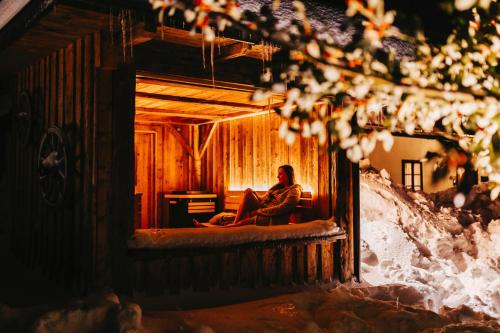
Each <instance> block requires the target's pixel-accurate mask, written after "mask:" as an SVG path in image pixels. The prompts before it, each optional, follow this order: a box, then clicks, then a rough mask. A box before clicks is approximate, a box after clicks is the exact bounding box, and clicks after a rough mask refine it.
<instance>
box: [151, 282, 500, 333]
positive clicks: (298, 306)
mask: <svg viewBox="0 0 500 333" xmlns="http://www.w3.org/2000/svg"><path fill="white" fill-rule="evenodd" d="M421 303H422V297H421V296H420V295H419V293H418V292H417V291H416V290H415V289H413V288H410V287H405V286H383V287H368V288H366V287H351V288H349V287H347V286H343V285H340V286H338V287H337V288H335V289H332V290H330V291H328V292H326V291H322V292H302V293H297V294H289V295H283V296H278V297H273V298H267V299H263V300H259V301H254V302H248V303H243V304H237V305H230V306H224V307H219V308H212V309H202V310H191V311H154V312H145V314H144V326H145V327H146V328H147V329H148V331H149V332H150V333H160V332H165V331H168V332H200V333H201V332H205V333H211V332H217V333H224V332H228V333H238V332H300V333H321V332H338V333H342V332H346V333H347V332H349V333H355V332H420V331H426V332H464V331H474V332H477V331H479V332H497V331H498V330H499V329H500V326H499V325H498V323H497V322H496V321H495V320H493V319H492V318H491V317H488V316H485V315H481V314H476V313H474V312H473V311H470V309H468V308H467V307H462V308H461V309H459V310H453V311H449V310H447V311H443V312H442V313H441V314H437V313H434V312H431V311H428V310H425V309H423V308H422V307H421V306H420V304H421Z"/></svg>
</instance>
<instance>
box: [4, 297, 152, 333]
mask: <svg viewBox="0 0 500 333" xmlns="http://www.w3.org/2000/svg"><path fill="white" fill-rule="evenodd" d="M141 322H142V310H141V308H140V307H139V306H138V305H136V304H132V303H120V300H119V299H118V297H117V296H116V295H114V294H107V295H104V296H98V297H92V298H88V299H85V300H79V301H76V302H74V303H72V304H62V305H59V306H56V305H50V306H48V305H47V306H40V307H36V308H21V309H19V308H18V309H14V308H10V307H8V306H5V305H1V304H0V332H34V333H70V332H78V333H86V332H89V333H90V332H102V333H105V332H120V333H132V332H144V330H143V328H142V324H141Z"/></svg>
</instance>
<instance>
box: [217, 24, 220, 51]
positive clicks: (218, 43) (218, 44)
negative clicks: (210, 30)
mask: <svg viewBox="0 0 500 333" xmlns="http://www.w3.org/2000/svg"><path fill="white" fill-rule="evenodd" d="M217 47H218V48H219V55H220V31H219V30H217Z"/></svg>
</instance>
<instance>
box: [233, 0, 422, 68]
mask: <svg viewBox="0 0 500 333" xmlns="http://www.w3.org/2000/svg"><path fill="white" fill-rule="evenodd" d="M303 2H304V4H305V7H306V11H307V16H308V18H309V20H310V22H311V25H312V26H313V27H314V29H315V30H316V31H318V32H327V33H328V34H330V36H331V37H332V38H333V40H334V41H335V43H336V44H337V45H339V47H343V46H345V45H347V44H348V43H349V42H350V41H351V40H352V37H353V35H354V34H355V33H356V32H357V31H356V28H355V27H354V26H353V25H346V27H345V30H344V29H342V26H343V25H345V23H347V21H348V17H347V16H346V15H345V13H344V11H343V10H341V9H338V8H335V7H333V5H325V4H322V3H318V2H316V1H311V0H304V1H303ZM263 5H270V1H266V0H244V1H243V0H240V1H239V6H240V8H241V9H243V10H249V11H252V12H254V13H258V12H259V11H260V8H261V7H262V6H263ZM274 15H275V17H276V18H277V19H278V21H279V24H278V28H281V27H285V26H287V25H289V24H290V21H291V19H292V18H294V17H295V13H294V9H293V1H281V2H280V7H279V9H278V10H276V11H275V12H274ZM382 44H383V45H384V48H386V49H389V48H392V49H394V50H396V53H397V56H398V57H401V58H405V57H407V58H413V57H414V56H415V51H416V47H415V45H413V44H410V43H408V42H406V41H402V40H400V39H397V38H386V39H384V40H383V41H382Z"/></svg>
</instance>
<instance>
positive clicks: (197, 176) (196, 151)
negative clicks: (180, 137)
mask: <svg viewBox="0 0 500 333" xmlns="http://www.w3.org/2000/svg"><path fill="white" fill-rule="evenodd" d="M193 127H194V128H193V157H194V182H193V187H194V189H195V190H199V189H200V186H201V155H200V127H199V126H193Z"/></svg>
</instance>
